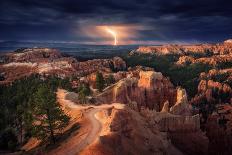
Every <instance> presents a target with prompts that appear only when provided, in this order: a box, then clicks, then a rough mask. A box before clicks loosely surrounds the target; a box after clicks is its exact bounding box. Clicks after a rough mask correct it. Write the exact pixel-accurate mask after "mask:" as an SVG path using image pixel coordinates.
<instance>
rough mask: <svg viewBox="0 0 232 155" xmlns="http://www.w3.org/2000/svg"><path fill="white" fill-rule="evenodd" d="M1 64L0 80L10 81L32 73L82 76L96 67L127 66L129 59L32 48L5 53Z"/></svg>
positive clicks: (112, 68)
mask: <svg viewBox="0 0 232 155" xmlns="http://www.w3.org/2000/svg"><path fill="white" fill-rule="evenodd" d="M2 57H3V58H2V59H3V61H2V63H1V64H0V72H1V76H3V78H1V79H3V80H1V81H0V83H9V82H12V81H14V80H15V79H19V78H22V77H24V76H29V75H31V74H36V73H37V74H46V75H56V76H58V77H61V78H64V77H71V76H77V77H82V76H85V75H89V74H91V73H95V72H96V71H102V72H106V73H107V72H108V73H109V72H112V70H117V71H118V70H125V69H126V64H125V62H124V61H123V60H122V59H121V58H119V57H115V58H113V59H94V60H88V61H84V62H78V61H77V60H76V59H74V58H72V57H63V56H62V54H61V53H60V52H59V51H57V50H55V49H48V48H32V49H31V48H29V49H23V50H19V51H16V52H12V53H7V54H6V55H4V56H2Z"/></svg>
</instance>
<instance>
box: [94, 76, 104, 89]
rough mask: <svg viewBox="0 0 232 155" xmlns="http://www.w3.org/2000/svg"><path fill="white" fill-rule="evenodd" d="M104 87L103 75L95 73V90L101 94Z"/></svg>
mask: <svg viewBox="0 0 232 155" xmlns="http://www.w3.org/2000/svg"><path fill="white" fill-rule="evenodd" d="M104 87H105V80H104V78H103V75H102V73H100V72H97V73H96V88H97V89H98V90H99V91H100V92H102V90H103V89H104Z"/></svg>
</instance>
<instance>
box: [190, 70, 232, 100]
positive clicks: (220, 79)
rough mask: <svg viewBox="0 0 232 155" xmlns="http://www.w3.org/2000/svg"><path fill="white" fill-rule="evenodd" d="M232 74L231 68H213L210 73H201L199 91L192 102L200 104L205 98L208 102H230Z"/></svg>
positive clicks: (231, 96)
mask: <svg viewBox="0 0 232 155" xmlns="http://www.w3.org/2000/svg"><path fill="white" fill-rule="evenodd" d="M231 75H232V70H231V69H223V70H216V69H212V70H210V71H209V72H208V73H205V72H203V73H201V75H200V79H201V81H200V82H199V84H198V93H197V95H196V96H195V97H194V98H193V99H192V100H191V103H192V104H199V103H201V102H203V101H204V100H205V101H207V102H208V103H230V102H231V98H232V88H231V81H232V79H231V77H232V76H231ZM199 96H200V97H199Z"/></svg>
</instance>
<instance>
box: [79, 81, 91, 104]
mask: <svg viewBox="0 0 232 155" xmlns="http://www.w3.org/2000/svg"><path fill="white" fill-rule="evenodd" d="M90 94H91V90H90V88H89V84H85V83H84V84H81V85H80V86H79V87H78V99H79V101H80V102H81V103H82V104H84V103H86V97H87V96H89V95H90Z"/></svg>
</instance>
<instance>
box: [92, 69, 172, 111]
mask: <svg viewBox="0 0 232 155" xmlns="http://www.w3.org/2000/svg"><path fill="white" fill-rule="evenodd" d="M96 98H97V100H98V102H99V103H112V102H119V103H124V104H128V103H131V102H133V101H134V102H136V103H137V105H138V107H141V106H144V107H148V108H150V109H155V110H157V111H160V110H161V109H162V107H163V104H164V102H165V101H169V103H170V106H172V105H174V103H175V102H176V89H175V88H174V86H173V85H172V84H171V82H170V81H169V80H168V79H167V78H165V77H164V76H163V75H162V74H161V73H159V72H155V71H140V73H139V78H137V77H134V76H133V75H132V77H127V78H124V79H122V80H120V81H119V82H117V83H116V84H114V85H112V86H110V87H108V88H106V89H105V90H104V92H103V93H101V94H99V95H98V96H97V97H96Z"/></svg>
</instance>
